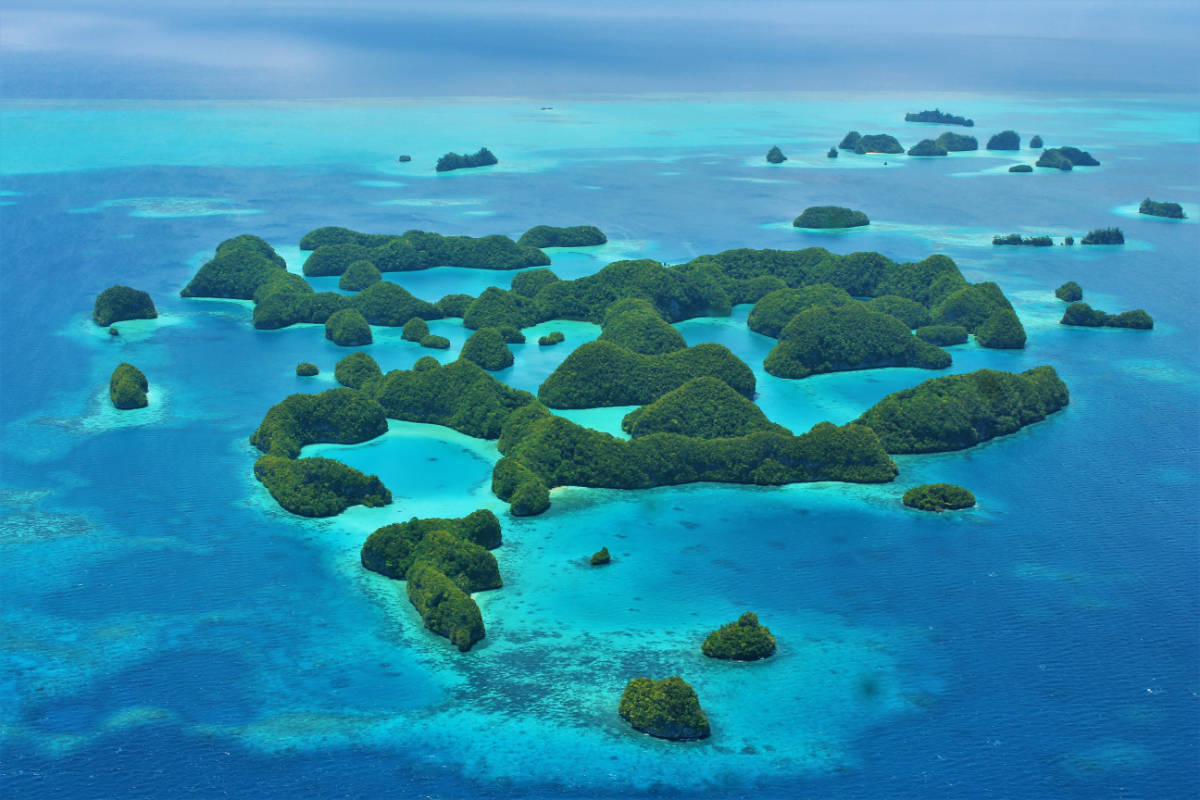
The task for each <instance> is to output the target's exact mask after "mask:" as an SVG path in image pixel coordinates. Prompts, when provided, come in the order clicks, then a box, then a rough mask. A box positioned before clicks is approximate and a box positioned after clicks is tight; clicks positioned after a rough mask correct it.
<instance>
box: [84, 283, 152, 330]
mask: <svg viewBox="0 0 1200 800" xmlns="http://www.w3.org/2000/svg"><path fill="white" fill-rule="evenodd" d="M157 318H158V310H157V309H155V308H154V301H153V300H151V299H150V295H149V294H148V293H146V292H143V291H141V290H140V289H133V288H130V287H128V286H110V287H108V288H107V289H105V290H104V291H103V292H101V293H100V294H98V295H96V302H95V304H94V305H93V306H92V320H93V321H95V323H96V324H97V325H100V326H103V327H106V328H107V327H108V326H109V325H112V324H113V323H114V322H124V321H125V320H127V319H157Z"/></svg>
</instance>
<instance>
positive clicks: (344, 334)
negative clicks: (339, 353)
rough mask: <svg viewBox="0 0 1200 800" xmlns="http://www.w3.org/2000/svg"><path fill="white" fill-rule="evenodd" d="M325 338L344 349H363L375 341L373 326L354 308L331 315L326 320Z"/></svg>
mask: <svg viewBox="0 0 1200 800" xmlns="http://www.w3.org/2000/svg"><path fill="white" fill-rule="evenodd" d="M325 338H326V339H328V340H329V341H331V342H333V343H334V344H336V345H340V346H342V347H362V346H363V345H368V344H370V343H371V342H372V341H373V339H372V337H371V326H370V325H368V324H367V320H366V319H365V318H364V317H363V315H362V314H361V313H360V312H359V311H358V310H357V309H353V308H343V309H342V310H341V311H335V312H333V313H332V314H330V315H329V319H327V320H325Z"/></svg>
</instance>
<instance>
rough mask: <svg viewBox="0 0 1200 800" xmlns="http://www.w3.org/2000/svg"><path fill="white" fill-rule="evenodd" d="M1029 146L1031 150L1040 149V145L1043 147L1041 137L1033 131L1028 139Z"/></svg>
mask: <svg viewBox="0 0 1200 800" xmlns="http://www.w3.org/2000/svg"><path fill="white" fill-rule="evenodd" d="M1029 147H1030V149H1032V150H1041V149H1042V147H1044V145H1043V144H1042V137H1041V136H1040V135H1038V134H1036V133H1035V134H1034V135H1033V138H1032V139H1030V140H1029Z"/></svg>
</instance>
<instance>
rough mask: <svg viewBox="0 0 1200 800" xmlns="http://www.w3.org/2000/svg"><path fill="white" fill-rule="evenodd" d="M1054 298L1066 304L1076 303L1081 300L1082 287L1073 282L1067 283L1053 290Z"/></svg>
mask: <svg viewBox="0 0 1200 800" xmlns="http://www.w3.org/2000/svg"><path fill="white" fill-rule="evenodd" d="M1054 296H1055V297H1057V298H1058V299H1059V300H1062V301H1064V302H1066V303H1078V302H1079V301H1080V300H1082V299H1083V287H1082V286H1080V285H1079V284H1078V283H1076V282H1075V281H1067V282H1066V283H1064V284H1063V285H1062V286H1060V287H1058V288H1057V289H1055V290H1054Z"/></svg>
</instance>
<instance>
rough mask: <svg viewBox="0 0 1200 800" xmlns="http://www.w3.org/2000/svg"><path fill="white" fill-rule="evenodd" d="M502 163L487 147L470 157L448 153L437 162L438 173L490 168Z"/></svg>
mask: <svg viewBox="0 0 1200 800" xmlns="http://www.w3.org/2000/svg"><path fill="white" fill-rule="evenodd" d="M499 163H500V161H499V160H498V159H497V158H496V157H495V156H494V155H492V151H491V150H488V149H487V148H486V147H481V148H479V151H478V152H475V153H471V154H469V155H466V154H459V153H446V155H444V156H442V157H441V158H439V159H438V160H437V167H436V168H435V169H436V171H437V172H450V171H451V170H456V169H470V168H473V167H490V166H491V165H492V164H499Z"/></svg>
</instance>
